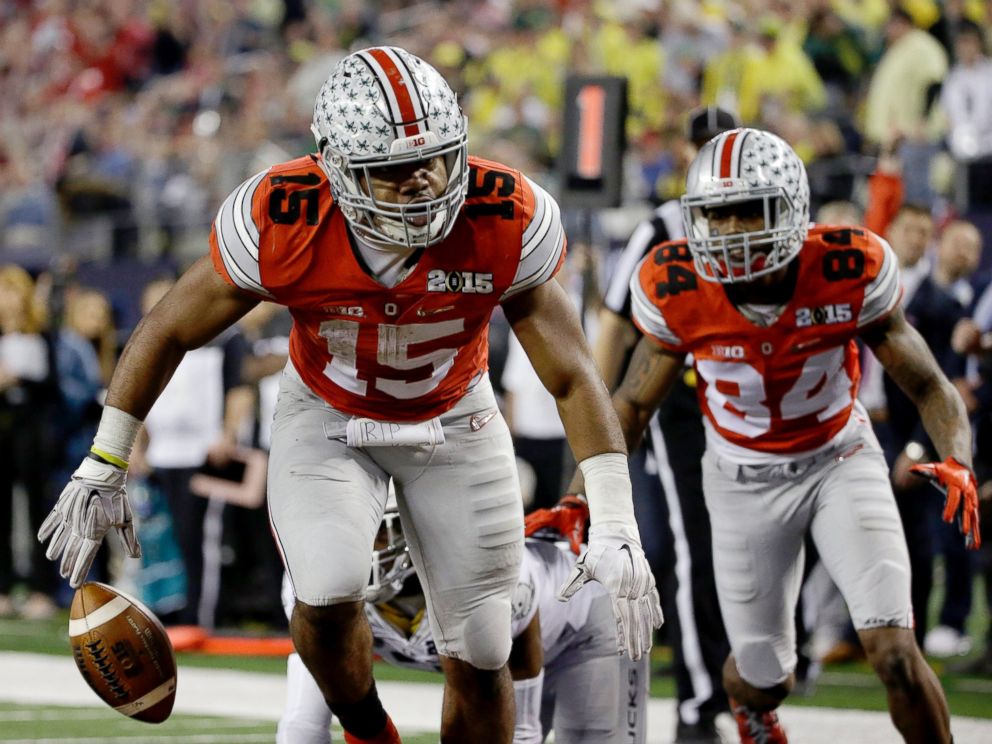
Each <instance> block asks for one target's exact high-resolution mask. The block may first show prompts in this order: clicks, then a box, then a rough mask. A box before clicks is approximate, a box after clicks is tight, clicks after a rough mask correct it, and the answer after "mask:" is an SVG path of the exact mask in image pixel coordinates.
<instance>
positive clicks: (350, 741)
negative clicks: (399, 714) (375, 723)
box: [344, 715, 403, 744]
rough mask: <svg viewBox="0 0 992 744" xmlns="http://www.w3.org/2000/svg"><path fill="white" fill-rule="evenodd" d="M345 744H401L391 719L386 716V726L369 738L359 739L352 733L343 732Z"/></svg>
mask: <svg viewBox="0 0 992 744" xmlns="http://www.w3.org/2000/svg"><path fill="white" fill-rule="evenodd" d="M344 741H345V744H403V742H402V741H400V734H399V732H398V731H397V730H396V726H394V725H393V719H392V718H390V717H389V716H388V715H387V716H386V727H385V728H384V729H383V730H382V731H380V732H379V733H378V734H377V735H376V736H373V737H372V738H371V739H361V738H359V737H357V736H355V735H353V734H350V733H348V732H347V731H345V732H344Z"/></svg>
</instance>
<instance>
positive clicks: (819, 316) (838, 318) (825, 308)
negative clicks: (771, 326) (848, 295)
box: [796, 302, 854, 328]
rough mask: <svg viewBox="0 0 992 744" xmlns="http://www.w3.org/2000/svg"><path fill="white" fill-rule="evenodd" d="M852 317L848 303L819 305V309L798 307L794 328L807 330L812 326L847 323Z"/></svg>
mask: <svg viewBox="0 0 992 744" xmlns="http://www.w3.org/2000/svg"><path fill="white" fill-rule="evenodd" d="M853 317H854V314H853V313H852V312H851V303H850V302H842V303H838V304H836V305H821V306H820V307H800V308H796V327H797V328H809V327H810V326H814V325H831V324H833V323H847V322H848V321H850V320H851V319H852V318H853Z"/></svg>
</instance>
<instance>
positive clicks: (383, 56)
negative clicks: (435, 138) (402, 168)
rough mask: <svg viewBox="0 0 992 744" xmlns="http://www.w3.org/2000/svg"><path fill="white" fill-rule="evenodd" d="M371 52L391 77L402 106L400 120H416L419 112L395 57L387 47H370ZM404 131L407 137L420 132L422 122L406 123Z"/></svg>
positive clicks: (387, 75)
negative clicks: (394, 59) (394, 60)
mask: <svg viewBox="0 0 992 744" xmlns="http://www.w3.org/2000/svg"><path fill="white" fill-rule="evenodd" d="M369 54H370V55H372V57H373V58H374V59H375V61H376V62H378V63H379V66H380V67H381V68H382V69H383V71H384V72H385V73H386V77H387V78H388V79H389V84H390V86H391V87H392V89H393V95H394V96H395V97H396V103H397V104H398V105H399V107H400V121H401V122H406V121H414V120H415V119H416V118H417V113H416V111H415V110H414V108H413V100H412V99H411V98H410V89H409V88H408V87H407V84H406V80H404V79H403V73H402V71H401V70H400V69H399V68H398V67H397V66H396V63H395V62H393V58H392V57H391V56H390V55H389V53H388V52H387V51H386V50H385V49H370V50H369ZM403 133H404V134H405V135H406V136H407V137H409V136H411V135H414V134H420V124H419V123H417V122H414V123H413V124H406V125H405V126H404V127H403Z"/></svg>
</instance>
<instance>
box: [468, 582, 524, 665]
mask: <svg viewBox="0 0 992 744" xmlns="http://www.w3.org/2000/svg"><path fill="white" fill-rule="evenodd" d="M512 641H513V639H512V638H511V637H510V600H509V599H508V598H506V597H490V598H489V599H487V600H485V601H483V602H482V603H480V604H479V606H478V607H476V608H475V609H474V610H472V614H470V615H469V616H468V618H467V619H466V620H465V623H464V625H462V647H463V649H464V651H463V653H462V654H459V658H461V659H462V661H465V662H468V663H469V664H471V665H472V666H474V667H475V668H476V669H486V670H490V671H491V670H495V669H499V668H500V667H501V666H503V665H504V664H505V663H506V662H507V660H508V659H509V658H510V645H511V643H512Z"/></svg>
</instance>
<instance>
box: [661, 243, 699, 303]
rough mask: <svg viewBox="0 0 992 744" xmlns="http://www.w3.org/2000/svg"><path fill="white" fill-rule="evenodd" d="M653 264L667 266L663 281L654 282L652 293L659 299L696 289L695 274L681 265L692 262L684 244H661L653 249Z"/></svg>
mask: <svg viewBox="0 0 992 744" xmlns="http://www.w3.org/2000/svg"><path fill="white" fill-rule="evenodd" d="M654 262H655V263H656V264H658V265H659V266H667V274H666V276H665V280H664V281H658V282H656V283H655V286H654V293H655V295H656V296H657V297H658V298H659V299H661V298H663V297H668V296H670V295H677V294H679V293H681V292H688V291H692V290H694V289H696V287H697V284H696V282H697V279H696V274H695V272H693V270H692V269H690V268H687V267H686V266H682V265H681V264H684V263H691V262H692V254H691V253H690V252H689V246H688V245H686V244H685V243H662V244H661V245H660V246H658V248H656V249H655V252H654Z"/></svg>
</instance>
